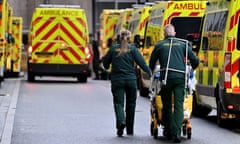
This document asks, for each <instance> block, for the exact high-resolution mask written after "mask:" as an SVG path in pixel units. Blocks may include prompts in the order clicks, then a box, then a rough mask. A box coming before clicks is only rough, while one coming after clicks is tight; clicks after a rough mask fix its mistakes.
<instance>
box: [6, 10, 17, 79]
mask: <svg viewBox="0 0 240 144" xmlns="http://www.w3.org/2000/svg"><path fill="white" fill-rule="evenodd" d="M12 21H13V9H12V7H10V6H8V16H7V23H6V32H5V39H6V51H5V62H6V65H5V69H4V77H11V76H13V75H17V74H18V73H14V71H13V67H14V63H15V62H14V59H13V57H14V45H15V39H14V36H13V34H12V32H13V23H12Z"/></svg>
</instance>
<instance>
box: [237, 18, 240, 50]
mask: <svg viewBox="0 0 240 144" xmlns="http://www.w3.org/2000/svg"><path fill="white" fill-rule="evenodd" d="M237 49H238V50H240V17H238V32H237Z"/></svg>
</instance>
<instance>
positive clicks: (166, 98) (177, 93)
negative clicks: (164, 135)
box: [160, 79, 185, 136]
mask: <svg viewBox="0 0 240 144" xmlns="http://www.w3.org/2000/svg"><path fill="white" fill-rule="evenodd" d="M184 90H185V80H184V79H169V80H167V84H166V85H164V86H163V87H162V89H161V93H160V94H161V96H162V102H163V125H164V128H165V130H166V131H168V132H169V134H171V135H173V136H180V135H181V128H182V123H183V118H184V117H183V102H184ZM173 101H174V108H173V106H172V102H173Z"/></svg>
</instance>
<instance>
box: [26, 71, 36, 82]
mask: <svg viewBox="0 0 240 144" xmlns="http://www.w3.org/2000/svg"><path fill="white" fill-rule="evenodd" d="M27 79H28V81H29V82H33V81H35V76H34V74H33V73H31V72H28V75H27Z"/></svg>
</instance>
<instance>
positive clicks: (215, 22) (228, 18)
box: [194, 0, 240, 126]
mask: <svg viewBox="0 0 240 144" xmlns="http://www.w3.org/2000/svg"><path fill="white" fill-rule="evenodd" d="M198 56H199V59H200V61H201V63H200V65H199V68H198V69H197V71H196V76H197V81H198V84H197V86H196V103H194V109H195V110H194V111H195V113H197V114H199V115H201V116H206V115H207V114H209V113H210V111H211V109H216V110H217V123H218V124H219V126H223V125H224V123H225V122H226V121H227V120H229V119H238V118H240V72H239V70H240V1H239V0H231V1H229V0H209V4H208V6H207V11H206V16H205V22H204V27H203V32H202V42H201V47H200V51H199V53H198ZM201 107H205V110H203V109H202V108H201ZM207 108H209V110H208V109H207Z"/></svg>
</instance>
